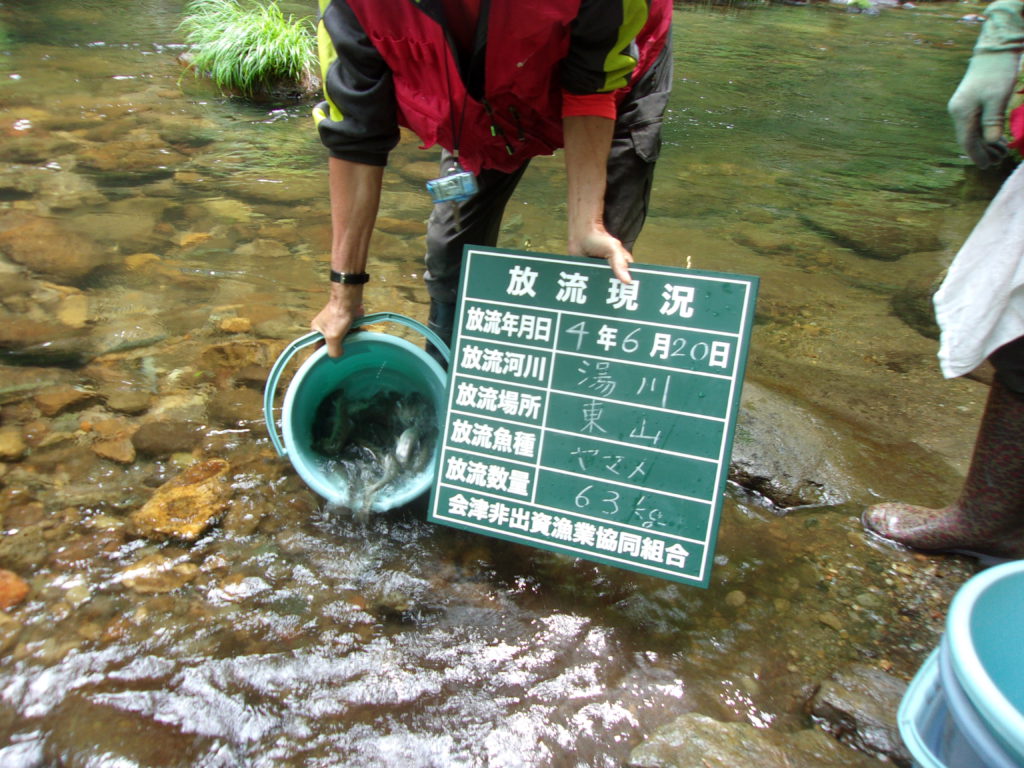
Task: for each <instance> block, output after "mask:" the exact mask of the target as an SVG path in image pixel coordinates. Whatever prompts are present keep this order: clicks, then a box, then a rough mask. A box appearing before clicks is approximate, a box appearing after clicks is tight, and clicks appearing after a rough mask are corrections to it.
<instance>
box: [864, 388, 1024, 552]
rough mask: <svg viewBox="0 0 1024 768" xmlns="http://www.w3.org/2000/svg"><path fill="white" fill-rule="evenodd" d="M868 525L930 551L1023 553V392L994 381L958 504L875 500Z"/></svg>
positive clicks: (891, 538) (889, 537)
mask: <svg viewBox="0 0 1024 768" xmlns="http://www.w3.org/2000/svg"><path fill="white" fill-rule="evenodd" d="M864 525H865V527H866V528H867V529H868V530H869V531H871V532H872V533H875V534H877V535H879V536H881V537H883V538H885V539H887V540H889V541H894V542H897V543H899V544H902V545H904V546H907V547H911V548H913V549H919V550H923V551H926V552H957V553H960V554H965V555H971V556H972V557H977V558H979V559H980V560H982V562H985V563H995V562H1001V561H1005V560H1018V559H1022V558H1024V396H1022V395H1019V394H1017V393H1015V392H1013V391H1012V390H1010V389H1007V388H1006V387H1005V386H1004V385H1002V384H1001V383H999V381H998V379H997V380H996V381H994V382H993V384H992V389H991V391H990V392H989V395H988V401H987V402H986V404H985V413H984V415H983V416H982V418H981V427H980V429H979V430H978V438H977V440H976V442H975V444H974V455H973V457H972V458H971V467H970V470H968V473H967V480H966V481H965V483H964V487H963V490H962V491H961V492H960V498H959V499H958V500H957V501H956V502H955V503H954V504H952V505H951V506H948V507H946V508H945V509H928V508H926V507H915V506H912V505H910V504H903V503H900V502H894V503H889V504H876V505H875V506H872V507H869V508H868V509H867V510H866V511H865V512H864Z"/></svg>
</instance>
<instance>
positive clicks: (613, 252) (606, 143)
mask: <svg viewBox="0 0 1024 768" xmlns="http://www.w3.org/2000/svg"><path fill="white" fill-rule="evenodd" d="M562 123H563V130H564V133H565V170H566V177H567V179H568V204H569V214H568V215H569V253H571V254H573V255H575V256H592V257H594V258H598V259H607V260H608V264H609V265H610V266H611V268H612V274H614V275H615V277H617V278H618V279H619V280H621V281H622V282H624V283H631V282H632V278H631V277H630V275H629V265H630V264H632V263H633V257H632V255H631V254H630V253H629V251H627V250H626V249H625V248H624V247H623V245H622V243H621V242H619V240H618V239H617V238H615V237H613V236H612V235H610V234H609V233H608V231H607V230H606V229H605V228H604V190H605V185H606V184H607V175H608V174H607V166H608V153H609V151H610V149H611V145H612V134H613V132H614V130H615V122H614V121H613V120H609V119H608V118H606V117H597V116H594V115H580V116H573V117H566V118H564V119H563V121H562Z"/></svg>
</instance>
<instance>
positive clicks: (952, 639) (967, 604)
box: [946, 560, 1024, 755]
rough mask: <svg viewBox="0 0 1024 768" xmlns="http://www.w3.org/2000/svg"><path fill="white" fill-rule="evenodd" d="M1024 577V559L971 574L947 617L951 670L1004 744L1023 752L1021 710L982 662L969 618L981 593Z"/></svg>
mask: <svg viewBox="0 0 1024 768" xmlns="http://www.w3.org/2000/svg"><path fill="white" fill-rule="evenodd" d="M1016 577H1020V578H1024V560H1018V561H1013V562H1009V563H1003V564H1001V565H996V566H993V567H991V568H988V569H986V570H984V571H982V572H981V573H978V574H976V575H975V576H972V577H971V578H970V579H968V580H967V582H965V583H964V584H963V586H961V587H960V589H959V590H958V591H957V593H956V595H954V597H953V601H952V602H951V603H950V607H949V613H948V614H947V616H946V634H947V636H948V642H949V643H950V645H951V648H955V653H951V654H950V660H951V663H952V667H953V671H954V673H955V675H956V677H957V679H958V680H959V681H960V684H961V686H962V687H963V689H964V691H965V692H966V693H967V695H968V697H969V698H970V700H971V702H972V703H973V704H974V706H975V708H976V709H977V710H978V711H979V712H981V713H982V715H983V716H984V718H985V722H986V723H987V724H988V725H989V727H990V728H991V729H992V731H993V732H995V733H997V734H998V735H999V737H1000V739H1001V740H1002V742H1003V743H1004V744H1006V745H1007V746H1008V747H1009V748H1010V749H1011V750H1012V751H1014V752H1015V753H1018V754H1019V755H1024V713H1021V711H1020V710H1018V709H1017V707H1016V706H1015V705H1014V704H1013V702H1011V701H1010V699H1009V698H1008V697H1007V696H1006V694H1005V693H1003V690H1002V689H1001V687H1000V686H999V685H997V684H996V682H995V681H994V680H993V679H992V676H991V675H990V674H989V672H988V670H987V669H986V667H985V665H984V664H983V663H982V660H981V657H980V656H979V654H978V650H977V647H976V646H975V643H974V635H973V632H972V624H973V622H972V619H973V614H974V609H975V608H976V607H977V604H978V600H979V599H980V598H981V596H982V595H983V594H984V593H985V592H986V591H987V590H989V589H991V588H992V587H993V586H994V585H996V584H998V583H1001V582H1003V581H1004V580H1006V579H1010V578H1016Z"/></svg>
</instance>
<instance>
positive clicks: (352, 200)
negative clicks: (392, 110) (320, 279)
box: [310, 157, 384, 357]
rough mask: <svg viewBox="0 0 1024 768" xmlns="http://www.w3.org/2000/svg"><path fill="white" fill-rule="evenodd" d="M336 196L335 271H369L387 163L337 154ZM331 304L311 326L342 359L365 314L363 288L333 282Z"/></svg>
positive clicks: (332, 175)
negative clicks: (351, 332) (357, 160)
mask: <svg viewBox="0 0 1024 768" xmlns="http://www.w3.org/2000/svg"><path fill="white" fill-rule="evenodd" d="M328 174H329V180H330V195H331V230H332V235H331V269H333V270H335V271H337V272H342V273H346V274H358V273H360V272H365V271H366V262H367V258H368V254H369V249H370V236H371V235H372V234H373V227H374V224H375V222H376V220H377V209H378V207H379V206H380V190H381V183H382V180H383V178H384V168H383V166H376V165H364V164H362V163H353V162H349V161H347V160H341V159H339V158H336V157H331V158H329V160H328ZM330 286H331V293H330V297H329V298H328V300H327V304H326V305H325V306H324V308H323V309H321V310H320V312H319V314H317V316H316V317H315V318H313V322H312V323H311V324H310V327H311V328H312V329H313V330H316V331H320V332H321V333H322V334H323V335H324V339H325V340H326V342H327V354H328V355H330V356H331V357H337V356H338V355H340V354H341V352H342V340H343V339H344V338H345V334H346V333H348V330H349V327H350V326H351V325H352V323H353V321H354V320H356V319H357V318H359V317H361V316H362V315H363V286H362V285H345V284H341V283H331V284H330Z"/></svg>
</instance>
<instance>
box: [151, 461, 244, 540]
mask: <svg viewBox="0 0 1024 768" xmlns="http://www.w3.org/2000/svg"><path fill="white" fill-rule="evenodd" d="M230 468H231V466H230V465H229V464H228V462H226V461H224V460H223V459H207V460H206V461H201V462H199V463H197V464H193V465H192V466H191V467H189V468H188V469H186V470H185V471H184V472H182V473H181V474H180V475H178V476H177V477H175V478H173V479H171V480H169V481H168V482H166V483H164V484H163V485H162V486H160V487H159V488H157V489H156V492H155V493H154V494H153V496H152V498H150V500H149V501H147V502H146V503H145V504H144V505H143V506H142V508H141V509H138V510H136V511H135V512H133V513H132V515H131V522H132V525H133V526H134V528H135V530H136V532H137V533H139V534H140V535H142V536H145V537H147V538H152V539H168V538H173V539H182V540H184V541H195V540H196V539H198V538H199V537H200V536H201V535H202V534H203V532H204V531H206V529H207V528H209V527H210V526H211V525H213V523H214V521H215V520H216V519H217V518H218V517H219V516H220V514H221V512H223V511H224V509H225V508H226V507H227V505H228V502H229V501H230V499H231V486H230V485H229V484H228V483H227V478H226V475H227V473H228V470H229V469H230Z"/></svg>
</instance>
